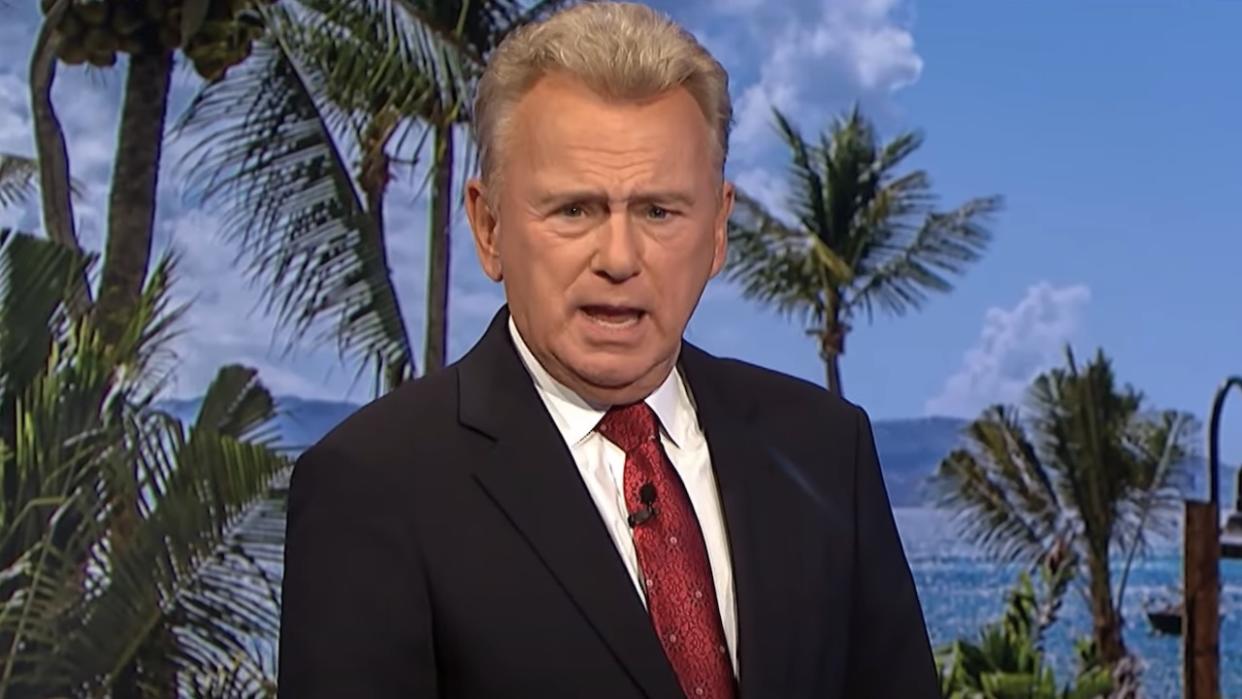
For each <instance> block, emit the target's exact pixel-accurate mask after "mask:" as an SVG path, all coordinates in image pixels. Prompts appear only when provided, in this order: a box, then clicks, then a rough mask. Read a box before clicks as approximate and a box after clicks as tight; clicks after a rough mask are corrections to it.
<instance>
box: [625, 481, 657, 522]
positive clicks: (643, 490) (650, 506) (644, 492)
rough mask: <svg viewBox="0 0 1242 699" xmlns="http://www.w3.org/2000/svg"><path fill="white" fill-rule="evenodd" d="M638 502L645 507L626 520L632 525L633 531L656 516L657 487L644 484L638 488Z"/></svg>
mask: <svg viewBox="0 0 1242 699" xmlns="http://www.w3.org/2000/svg"><path fill="white" fill-rule="evenodd" d="M638 500H639V502H641V503H642V504H643V506H642V507H640V508H638V511H636V512H631V513H630V516H629V517H627V518H626V521H628V522H629V523H630V528H631V529H633V528H634V527H637V526H638V525H640V524H642V523H643V522H646V521H647V520H649V519H651V518H652V517H655V516H656V509H655V501H656V488H655V485H653V484H651V483H643V484H642V486H640V487H639V488H638Z"/></svg>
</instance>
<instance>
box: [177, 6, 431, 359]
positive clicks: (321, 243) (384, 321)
mask: <svg viewBox="0 0 1242 699" xmlns="http://www.w3.org/2000/svg"><path fill="white" fill-rule="evenodd" d="M269 15H270V16H269V19H270V21H271V25H270V27H269V29H270V31H269V35H268V37H267V38H266V39H265V40H264V41H262V42H259V43H258V44H257V45H256V47H255V51H254V54H253V55H252V57H251V59H250V60H248V61H247V62H245V63H243V64H241V65H240V66H238V67H237V68H236V69H235V70H234V71H233V72H231V73H230V75H229V77H228V78H226V79H224V80H222V81H217V82H214V83H211V84H209V85H207V86H206V87H205V88H204V89H203V90H202V92H200V94H199V95H198V96H197V97H196V98H195V100H194V101H193V103H192V104H191V106H190V108H189V109H188V110H187V112H186V114H185V115H184V116H183V117H182V119H181V120H180V123H179V124H178V126H177V129H178V131H179V132H181V133H183V134H193V135H194V136H196V137H197V142H196V143H195V145H194V147H193V148H192V149H191V150H190V151H189V153H188V154H187V161H186V162H187V163H190V164H191V174H190V192H191V194H192V195H194V196H197V197H199V198H201V199H202V201H204V202H207V203H211V204H215V205H217V206H218V207H219V208H220V210H221V211H223V213H224V221H225V226H226V231H227V234H228V235H229V237H230V238H232V239H233V240H234V241H235V242H237V243H238V245H239V247H240V250H241V256H242V257H244V258H247V259H248V260H249V265H248V267H249V272H250V273H251V275H252V276H253V277H254V278H256V279H261V280H262V281H263V282H264V287H265V289H266V292H265V298H266V300H267V302H268V309H269V310H274V311H275V312H276V315H277V319H278V321H279V323H280V324H281V326H282V327H286V328H290V329H291V330H292V331H293V340H294V341H296V340H298V339H300V338H301V337H302V336H304V335H305V333H306V332H307V331H308V330H309V329H310V328H311V327H312V326H313V325H314V324H315V323H316V321H318V320H320V319H323V318H329V319H332V320H333V321H334V322H333V326H334V327H333V328H332V331H331V332H330V333H329V335H331V336H334V337H335V338H336V339H337V342H338V346H339V348H340V351H341V352H342V353H352V354H353V355H354V356H355V357H356V358H358V359H359V360H360V361H361V363H362V364H366V363H369V362H370V361H373V360H375V361H378V362H379V363H380V365H381V366H383V367H387V368H389V369H394V370H396V371H398V372H404V373H407V374H412V373H413V366H414V364H413V352H412V349H411V348H412V345H411V344H410V341H409V336H408V332H407V330H406V327H405V320H404V318H403V316H402V314H401V310H400V304H399V302H398V299H397V295H396V290H395V288H394V287H393V282H392V276H391V271H390V270H389V268H388V263H387V251H386V250H385V244H384V240H383V238H382V235H381V231H380V230H378V228H377V226H376V225H375V221H374V219H373V218H372V217H371V216H370V215H369V214H368V212H367V210H366V208H365V206H364V204H363V202H362V200H361V198H360V195H359V192H358V190H357V189H356V187H355V185H354V182H353V180H352V178H351V173H350V169H349V166H348V164H347V161H346V157H345V152H344V150H343V149H342V147H341V145H340V144H339V143H338V141H337V140H336V138H335V137H334V134H333V131H332V128H331V126H330V123H329V122H330V121H331V119H332V117H331V114H332V113H333V112H334V108H333V107H332V106H331V104H330V102H329V100H328V99H327V89H328V87H327V85H326V84H325V82H324V76H322V75H319V74H317V73H315V72H313V71H311V72H308V71H307V70H306V67H305V66H304V64H303V63H302V62H301V61H300V57H299V56H297V55H296V54H294V53H292V51H291V48H290V46H291V45H290V44H289V43H288V42H287V41H286V39H287V37H286V35H285V34H284V33H282V32H284V31H293V30H289V29H288V27H290V26H292V25H293V23H294V20H293V18H291V17H290V16H289V14H288V13H286V12H283V11H281V10H278V9H271V10H270V12H269ZM293 34H294V35H296V32H295V31H293ZM337 113H339V110H337Z"/></svg>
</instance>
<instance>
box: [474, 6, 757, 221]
mask: <svg viewBox="0 0 1242 699" xmlns="http://www.w3.org/2000/svg"><path fill="white" fill-rule="evenodd" d="M554 71H555V72H562V73H565V74H568V75H571V76H573V77H575V78H577V79H579V80H581V81H582V82H584V83H585V84H586V85H587V86H588V87H589V88H590V89H592V90H593V91H595V92H597V93H599V94H600V95H602V96H604V97H607V98H610V99H619V100H640V99H645V98H647V97H652V96H655V95H658V94H660V93H662V92H665V91H666V90H670V89H673V88H676V87H678V86H682V87H684V88H685V89H686V90H687V91H688V92H689V93H690V95H691V96H692V97H693V98H694V100H695V102H697V103H698V106H699V109H700V110H701V111H702V112H703V116H704V117H705V118H706V119H707V123H708V125H710V126H711V127H712V134H713V136H714V139H713V140H714V141H715V143H714V145H715V146H716V148H717V154H718V155H719V164H720V167H721V172H722V173H723V171H724V162H725V158H726V157H727V156H728V149H729V130H730V128H731V126H732V122H733V105H732V102H731V101H730V99H729V84H728V83H729V76H728V73H727V72H725V69H724V66H722V65H721V64H720V62H719V61H717V60H716V59H715V58H713V57H712V55H711V54H710V53H708V51H707V49H705V48H704V47H703V46H702V45H701V44H700V43H699V42H698V41H697V40H696V39H695V38H694V36H693V35H692V34H690V33H689V32H688V31H686V30H685V29H683V28H682V27H680V26H679V25H677V24H676V23H675V22H673V21H672V20H671V19H669V18H668V17H667V16H666V15H664V14H661V13H660V12H657V11H656V10H653V9H651V8H650V7H647V6H646V5H640V4H638V3H630V2H591V3H586V4H581V5H577V6H574V7H571V8H569V9H566V10H563V11H561V12H557V13H556V14H554V15H552V16H551V17H549V18H547V19H546V20H544V21H541V22H536V23H532V24H528V25H525V26H523V27H521V28H519V29H517V30H515V31H514V32H513V33H512V34H510V35H509V36H508V37H506V38H505V40H504V41H502V42H501V43H500V46H498V47H497V48H496V50H495V51H494V52H493V53H492V55H491V57H490V58H489V59H488V63H487V68H486V69H485V70H484V72H483V76H482V77H481V78H480V80H479V84H478V88H477V92H476V95H475V101H474V112H473V114H472V117H471V121H472V124H473V127H474V137H475V143H477V144H478V148H479V162H480V167H481V171H482V177H483V181H484V183H485V184H486V186H487V189H488V191H489V194H490V195H489V197H488V198H489V199H492V202H493V203H495V199H494V198H493V197H494V187H496V186H498V185H497V182H498V180H499V177H498V174H499V169H500V162H499V161H500V158H499V157H498V155H497V153H498V151H499V144H500V141H501V140H502V139H503V137H504V131H505V129H506V126H507V122H508V121H509V114H510V112H511V111H512V108H513V106H514V105H515V104H516V103H517V101H518V100H520V99H521V97H522V95H524V94H525V93H526V91H527V90H529V89H530V88H531V87H532V86H533V85H534V84H535V82H536V81H537V80H538V79H539V78H541V77H543V76H544V75H547V74H548V73H551V72H554Z"/></svg>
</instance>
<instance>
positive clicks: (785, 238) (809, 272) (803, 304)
mask: <svg viewBox="0 0 1242 699" xmlns="http://www.w3.org/2000/svg"><path fill="white" fill-rule="evenodd" d="M728 234H729V246H728V249H729V259H728V264H727V266H726V272H725V275H726V278H728V279H731V280H733V281H736V282H738V283H740V285H741V287H742V295H743V296H745V297H746V298H749V299H754V300H757V301H760V302H762V303H764V304H767V305H771V306H773V307H775V308H776V310H777V311H778V312H780V313H781V314H784V315H792V314H802V315H803V316H805V318H806V320H808V321H809V322H811V323H813V324H817V323H818V322H819V320H820V319H822V318H823V317H824V315H825V313H826V309H827V300H826V298H825V290H826V289H827V288H832V285H833V284H834V283H836V284H839V283H841V282H839V281H837V280H838V279H839V278H840V276H839V275H841V274H842V273H846V274H848V269H845V268H844V267H843V265H842V264H841V262H840V260H839V259H838V258H837V257H836V256H835V255H832V254H831V251H826V250H825V248H823V247H822V246H817V245H815V243H814V241H812V240H811V238H810V237H809V236H807V235H806V234H804V233H802V232H800V231H798V230H795V229H793V228H790V227H788V226H787V225H785V224H784V223H783V222H781V221H780V220H779V219H778V218H776V216H774V215H773V214H771V213H769V212H768V211H766V210H765V209H764V207H763V205H762V204H760V203H759V202H758V201H756V200H755V199H753V198H752V197H750V196H749V195H748V194H746V193H745V192H743V191H741V190H740V189H739V190H737V192H736V202H735V206H734V209H733V215H732V216H731V217H730V220H729V233H728ZM825 253H827V254H825ZM826 278H827V279H828V280H829V283H828V284H825V279H826Z"/></svg>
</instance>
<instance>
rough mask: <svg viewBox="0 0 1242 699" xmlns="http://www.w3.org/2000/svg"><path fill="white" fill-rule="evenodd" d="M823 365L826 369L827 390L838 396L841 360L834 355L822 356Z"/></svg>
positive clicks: (839, 392)
mask: <svg viewBox="0 0 1242 699" xmlns="http://www.w3.org/2000/svg"><path fill="white" fill-rule="evenodd" d="M824 365H825V366H826V367H827V369H828V390H829V392H831V393H835V394H837V395H838V396H842V395H843V394H842V393H841V358H840V357H839V356H838V355H836V354H830V355H825V356H824Z"/></svg>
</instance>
